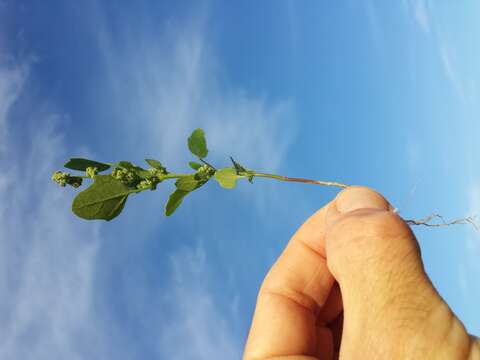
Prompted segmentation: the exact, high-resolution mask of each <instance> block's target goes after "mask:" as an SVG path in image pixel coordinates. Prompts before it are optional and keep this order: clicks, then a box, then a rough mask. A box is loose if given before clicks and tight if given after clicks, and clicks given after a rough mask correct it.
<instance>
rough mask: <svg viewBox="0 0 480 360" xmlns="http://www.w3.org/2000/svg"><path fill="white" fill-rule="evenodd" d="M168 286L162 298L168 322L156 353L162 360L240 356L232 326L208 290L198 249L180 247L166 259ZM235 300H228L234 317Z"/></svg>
mask: <svg viewBox="0 0 480 360" xmlns="http://www.w3.org/2000/svg"><path fill="white" fill-rule="evenodd" d="M170 264H171V270H172V273H173V278H172V283H171V285H170V286H169V287H168V289H167V291H166V295H165V296H164V299H163V300H164V302H165V304H164V306H163V309H165V310H166V311H169V319H168V321H164V322H163V326H162V328H161V329H160V342H159V352H160V354H161V355H162V358H164V359H176V360H190V359H196V360H216V359H218V360H229V359H232V360H234V359H239V358H240V357H241V344H240V341H239V339H238V338H235V337H234V335H233V330H232V324H231V323H229V322H228V321H227V319H226V316H225V315H226V314H225V313H224V312H222V311H220V310H219V308H218V305H217V304H216V302H215V298H214V296H213V292H212V290H210V289H209V286H210V284H209V280H208V279H209V278H210V277H211V276H210V274H209V269H208V263H207V259H206V254H205V251H204V250H203V248H202V247H201V246H198V247H197V248H196V249H191V248H184V249H181V250H179V251H177V252H176V253H175V254H173V255H172V256H171V258H170ZM236 301H237V299H235V298H234V299H232V304H231V307H230V308H231V310H232V313H231V314H230V316H231V317H234V308H235V304H236Z"/></svg>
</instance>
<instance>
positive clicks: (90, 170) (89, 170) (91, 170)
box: [85, 166, 98, 179]
mask: <svg viewBox="0 0 480 360" xmlns="http://www.w3.org/2000/svg"><path fill="white" fill-rule="evenodd" d="M85 173H86V174H87V176H88V177H89V178H92V179H93V178H94V177H95V175H97V174H98V169H97V168H96V167H91V166H89V167H87V169H86V170H85Z"/></svg>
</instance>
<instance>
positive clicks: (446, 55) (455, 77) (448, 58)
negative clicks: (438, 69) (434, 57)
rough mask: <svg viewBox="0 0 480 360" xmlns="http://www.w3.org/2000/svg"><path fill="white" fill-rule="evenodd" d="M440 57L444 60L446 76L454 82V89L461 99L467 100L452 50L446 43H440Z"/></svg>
mask: <svg viewBox="0 0 480 360" xmlns="http://www.w3.org/2000/svg"><path fill="white" fill-rule="evenodd" d="M439 51H440V59H441V61H442V65H443V69H444V71H445V76H446V77H447V79H448V80H449V81H450V83H451V84H452V87H453V89H454V91H455V92H456V93H457V95H458V97H459V98H460V100H462V101H463V102H465V101H466V97H465V91H464V87H463V84H462V81H461V80H460V77H459V74H458V73H457V71H456V69H455V67H454V64H453V56H452V51H451V50H450V49H449V48H448V47H447V45H446V44H445V43H441V44H440V49H439Z"/></svg>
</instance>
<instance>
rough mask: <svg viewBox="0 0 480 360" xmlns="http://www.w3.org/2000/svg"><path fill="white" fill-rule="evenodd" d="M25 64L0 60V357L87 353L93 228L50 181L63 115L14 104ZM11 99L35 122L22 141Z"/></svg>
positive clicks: (91, 336) (60, 152) (60, 148)
mask: <svg viewBox="0 0 480 360" xmlns="http://www.w3.org/2000/svg"><path fill="white" fill-rule="evenodd" d="M26 69H27V67H25V66H20V65H15V64H9V65H8V66H5V65H3V64H0V89H2V90H1V91H0V104H1V107H2V110H1V113H0V133H1V134H6V133H7V132H8V133H9V135H8V137H4V138H2V145H3V146H4V148H5V150H4V156H2V158H1V159H0V166H1V168H2V172H1V174H0V293H2V294H3V295H2V297H1V299H0V318H1V321H0V358H2V359H35V360H41V359H80V358H88V357H89V356H88V351H89V350H88V348H86V347H84V346H80V344H82V343H84V344H87V343H92V344H95V343H96V342H97V337H96V328H95V313H94V310H93V306H92V291H93V284H92V282H93V273H94V271H95V259H96V253H97V240H98V239H99V234H98V227H97V226H92V225H91V224H89V225H85V224H80V223H79V222H76V221H72V217H71V215H70V211H69V209H68V206H69V205H68V204H69V201H70V194H67V193H66V192H65V191H58V190H59V189H57V188H56V187H55V186H54V184H52V183H51V182H50V180H49V178H50V175H51V170H52V169H53V168H54V167H55V166H56V165H58V163H59V162H60V161H61V160H63V156H64V155H65V154H64V151H65V146H64V143H63V139H62V136H61V135H60V134H59V133H58V132H57V131H56V130H55V126H56V124H58V123H59V122H60V121H61V120H62V119H61V118H59V117H58V116H57V115H55V113H54V112H51V111H48V110H46V109H45V106H43V105H42V106H40V105H39V104H27V103H25V102H24V101H22V102H20V103H17V101H19V94H20V93H22V92H25V91H28V85H27V84H28V79H27V77H26V75H25V74H26V73H27V72H26ZM15 105H18V107H21V108H23V109H24V108H25V107H29V108H30V109H31V110H34V112H35V121H28V120H27V119H24V120H25V124H26V125H24V126H23V128H22V134H21V136H22V138H23V141H22V145H21V144H20V140H19V137H18V135H19V134H17V133H15V131H13V130H12V129H11V128H13V124H12V123H11V121H10V116H9V114H10V113H11V112H12V111H13V110H14V108H15ZM28 124H30V125H28ZM39 124H41V126H38V125H39ZM25 139H28V141H27V142H25Z"/></svg>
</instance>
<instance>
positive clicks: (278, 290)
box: [244, 203, 335, 360]
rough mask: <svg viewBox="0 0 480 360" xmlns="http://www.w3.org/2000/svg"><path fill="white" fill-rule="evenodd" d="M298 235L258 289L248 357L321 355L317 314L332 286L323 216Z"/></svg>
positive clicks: (322, 213)
mask: <svg viewBox="0 0 480 360" xmlns="http://www.w3.org/2000/svg"><path fill="white" fill-rule="evenodd" d="M330 204H331V203H329V204H327V205H326V206H324V207H323V208H322V209H320V210H318V211H317V212H316V213H315V214H314V215H312V216H311V217H310V218H309V219H308V220H307V221H306V222H305V223H304V224H303V225H302V226H301V227H300V228H299V229H298V230H297V232H296V233H295V234H294V236H293V237H292V238H291V240H290V241H289V243H288V244H287V247H286V248H285V250H284V251H283V252H282V254H281V255H280V257H279V258H278V260H277V261H276V263H275V264H274V265H273V266H272V268H271V269H270V271H269V273H268V274H267V276H266V277H265V280H264V282H263V284H262V286H261V288H260V291H259V295H258V298H257V306H256V309H255V314H254V317H253V321H252V327H251V329H250V334H249V337H248V340H247V345H246V348H245V353H244V360H247V359H266V358H273V357H277V356H291V355H306V356H308V355H310V356H316V355H317V354H318V346H319V344H318V342H319V336H318V330H317V324H316V323H317V317H318V314H319V313H320V310H321V309H322V307H323V306H324V304H325V302H326V300H327V298H328V295H329V294H330V291H331V289H332V286H333V284H334V281H335V280H334V278H333V276H332V275H331V274H330V272H329V270H328V268H327V263H326V259H325V226H324V223H325V215H326V212H327V209H328V206H329V205H330Z"/></svg>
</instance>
